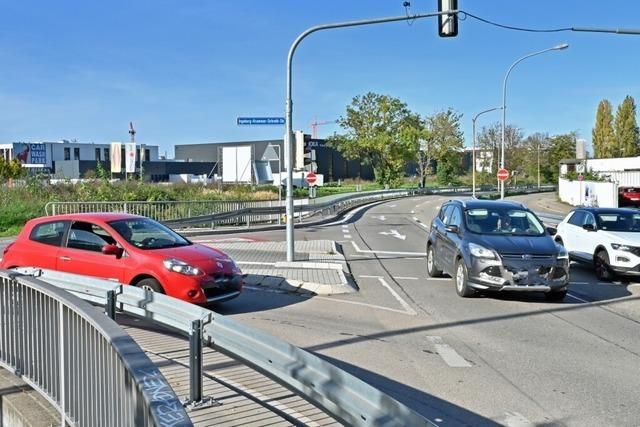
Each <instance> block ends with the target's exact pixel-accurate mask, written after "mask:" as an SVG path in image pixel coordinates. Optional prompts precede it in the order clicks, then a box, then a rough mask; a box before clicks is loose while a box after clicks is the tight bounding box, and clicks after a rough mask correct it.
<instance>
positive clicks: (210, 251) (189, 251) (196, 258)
mask: <svg viewBox="0 0 640 427" xmlns="http://www.w3.org/2000/svg"><path fill="white" fill-rule="evenodd" d="M148 252H151V253H154V254H157V255H159V256H163V257H165V258H176V259H179V260H180V261H184V262H187V263H189V262H202V261H229V257H228V256H227V255H226V254H225V253H224V252H222V251H219V250H218V249H214V248H210V247H208V246H204V245H200V244H197V243H194V244H193V245H189V246H178V247H176V248H166V249H153V250H150V251H148Z"/></svg>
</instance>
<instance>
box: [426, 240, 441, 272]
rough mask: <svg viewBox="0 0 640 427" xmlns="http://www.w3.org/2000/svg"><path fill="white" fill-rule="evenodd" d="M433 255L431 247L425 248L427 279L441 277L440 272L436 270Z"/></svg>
mask: <svg viewBox="0 0 640 427" xmlns="http://www.w3.org/2000/svg"><path fill="white" fill-rule="evenodd" d="M434 255H435V254H434V253H433V245H429V246H427V274H429V277H440V276H442V270H438V268H437V267H436V260H435V257H434Z"/></svg>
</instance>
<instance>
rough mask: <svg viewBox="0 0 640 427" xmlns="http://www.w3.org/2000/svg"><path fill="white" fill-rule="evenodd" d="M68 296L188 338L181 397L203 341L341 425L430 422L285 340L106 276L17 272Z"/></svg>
mask: <svg viewBox="0 0 640 427" xmlns="http://www.w3.org/2000/svg"><path fill="white" fill-rule="evenodd" d="M19 271H20V272H22V273H30V274H35V275H38V277H39V279H40V280H43V281H46V282H48V283H50V284H52V285H54V286H57V287H59V288H61V289H64V290H66V291H68V292H71V293H73V294H74V295H76V296H78V297H80V298H83V299H86V300H89V301H92V302H94V303H97V304H101V305H105V311H106V312H109V313H112V314H114V315H115V308H116V307H117V308H118V309H119V310H121V311H122V312H124V313H127V314H131V315H134V316H138V317H142V318H146V319H149V320H152V321H154V322H157V323H159V324H162V325H165V326H168V327H171V328H172V329H174V330H177V331H180V332H182V333H183V334H186V335H188V336H189V353H190V354H189V361H190V362H189V369H190V388H189V390H190V395H189V401H190V402H191V403H192V404H194V405H198V404H200V403H206V402H205V399H206V397H205V396H203V395H202V382H201V378H202V346H203V345H206V346H209V347H211V348H214V349H215V350H217V351H220V352H221V353H224V354H226V355H228V356H230V357H231V358H233V359H235V360H238V361H241V362H243V363H244V364H246V365H247V366H250V367H252V368H253V369H256V370H257V371H259V372H262V373H263V374H264V375H266V376H267V377H269V378H271V379H272V380H274V381H275V382H277V383H279V384H281V385H283V386H285V387H287V388H289V389H290V390H293V391H294V392H295V393H297V394H298V395H300V396H302V397H303V398H304V399H306V400H307V401H309V402H311V403H313V404H315V405H317V406H318V407H320V408H322V409H323V410H325V411H326V412H328V413H329V414H331V415H332V416H333V417H334V418H336V419H337V420H339V421H340V422H343V423H345V424H346V425H354V426H380V425H407V426H409V425H410V426H416V427H420V426H431V425H433V424H432V423H431V422H430V421H428V420H426V419H425V418H423V417H422V416H420V415H419V414H417V413H416V412H414V411H413V410H411V409H410V408H408V407H407V406H405V405H403V404H402V403H400V402H398V401H396V400H394V399H393V398H391V397H390V396H388V395H386V394H384V393H383V392H381V391H379V390H378V389H376V388H374V387H372V386H370V385H369V384H367V383H365V382H364V381H362V380H360V379H358V378H356V377H354V376H353V375H351V374H349V373H347V372H345V371H343V370H341V369H339V368H337V367H336V366H334V365H332V364H330V363H328V362H326V361H325V360H323V359H321V358H319V357H317V356H314V355H313V354H311V353H309V352H307V351H304V350H302V349H300V348H298V347H295V346H293V345H291V344H289V343H287V342H285V341H282V340H280V339H277V338H275V337H272V336H269V335H267V334H264V333H262V332H259V331H257V330H255V329H252V328H249V327H247V326H244V325H243V324H241V323H238V322H236V321H233V320H231V319H229V318H227V317H225V316H222V315H220V314H218V313H214V312H213V311H210V310H207V309H205V308H202V307H199V306H195V305H193V304H189V303H187V302H184V301H180V300H177V299H175V298H172V297H169V296H166V295H162V294H158V293H153V292H149V291H145V290H143V289H140V288H137V287H134V286H126V285H125V286H121V285H119V284H114V283H113V282H111V281H108V280H102V279H96V278H89V277H85V276H79V275H75V274H69V273H61V272H56V271H51V270H41V269H33V268H31V269H28V268H27V269H25V268H21V269H19Z"/></svg>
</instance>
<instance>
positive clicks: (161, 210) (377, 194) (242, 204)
mask: <svg viewBox="0 0 640 427" xmlns="http://www.w3.org/2000/svg"><path fill="white" fill-rule="evenodd" d="M554 189H555V187H554V186H543V187H540V188H538V187H533V186H527V187H525V186H521V187H512V188H510V189H509V191H510V192H518V193H520V192H537V191H552V190H554ZM471 191H472V188H471V186H458V187H429V188H412V189H398V190H382V191H368V192H362V193H356V194H349V195H344V196H335V197H332V198H331V199H330V200H329V201H320V202H319V201H318V200H320V199H311V200H310V199H297V200H294V220H296V218H297V220H298V221H302V220H303V216H307V217H309V216H313V215H317V214H319V215H325V214H332V215H335V214H337V213H340V212H342V211H344V210H346V209H350V208H352V207H354V206H358V205H361V204H365V203H369V202H372V201H376V200H383V199H389V198H397V197H406V196H415V195H428V194H452V195H468V194H469V193H471ZM478 191H479V192H480V193H490V192H494V191H496V187H495V186H489V185H486V186H480V187H478ZM45 212H46V214H47V215H49V214H51V215H55V214H61V213H75V212H127V213H132V214H135V215H142V216H147V217H150V218H152V219H155V220H157V221H161V222H163V223H164V224H166V225H168V226H170V227H173V228H186V227H201V226H210V227H211V228H214V227H216V226H218V225H225V224H235V225H238V224H243V225H245V224H246V225H247V226H249V225H250V224H251V223H269V222H274V221H276V220H277V219H278V218H280V217H281V216H282V215H283V214H284V213H285V206H284V201H282V202H278V201H277V200H267V201H184V202H141V201H137V202H125V201H118V202H49V203H47V205H46V206H45Z"/></svg>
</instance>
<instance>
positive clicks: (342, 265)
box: [203, 240, 356, 295]
mask: <svg viewBox="0 0 640 427" xmlns="http://www.w3.org/2000/svg"><path fill="white" fill-rule="evenodd" d="M203 244H206V245H210V246H212V247H215V248H218V249H220V250H222V251H224V252H225V253H226V254H227V255H229V256H230V257H231V258H233V259H234V260H235V261H236V262H237V263H238V265H239V266H240V268H241V269H242V272H243V273H244V274H246V277H245V282H246V284H247V285H248V286H263V287H269V288H274V289H278V290H281V291H286V292H296V293H311V294H318V295H334V294H344V293H350V292H355V290H356V288H355V285H354V284H353V281H352V280H351V279H350V277H351V276H350V274H349V269H348V266H347V263H346V260H345V258H344V255H343V254H342V253H341V252H340V250H339V248H338V246H337V244H336V243H335V242H334V241H331V240H310V241H301V242H296V252H295V259H296V261H295V262H292V263H289V262H286V259H287V256H286V254H287V249H286V242H215V243H203Z"/></svg>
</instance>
